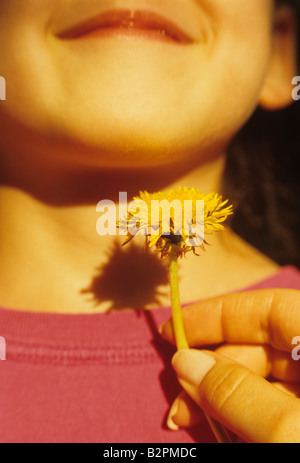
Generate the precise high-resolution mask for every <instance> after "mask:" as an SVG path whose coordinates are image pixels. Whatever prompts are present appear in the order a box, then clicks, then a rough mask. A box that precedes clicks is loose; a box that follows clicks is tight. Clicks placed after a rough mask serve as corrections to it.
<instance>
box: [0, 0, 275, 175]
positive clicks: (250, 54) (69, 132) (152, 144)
mask: <svg viewBox="0 0 300 463" xmlns="http://www.w3.org/2000/svg"><path fill="white" fill-rule="evenodd" d="M120 9H121V10H128V12H127V13H126V12H125V13H124V12H123V13H122V14H120V11H117V12H116V10H120ZM111 10H113V12H111ZM146 11H148V12H149V11H151V12H153V13H156V14H157V15H159V16H160V18H159V19H158V18H157V17H155V18H154V16H153V17H151V16H150V15H147V14H146V13H145V12H146ZM105 12H110V13H109V14H108V16H106V19H105V17H104V19H103V16H101V18H100V19H99V15H102V13H105ZM139 12H144V13H139ZM272 13H273V0H244V1H241V0H226V1H225V0H98V1H97V0H37V1H32V0H14V1H12V0H1V2H0V49H1V53H0V71H1V72H0V74H1V75H2V76H4V77H5V79H6V84H7V101H6V102H0V132H1V126H2V127H4V126H5V131H4V129H2V132H3V133H2V136H3V140H4V142H3V143H5V144H6V146H7V147H8V148H9V146H10V144H11V143H12V142H13V143H14V146H16V140H15V133H16V131H17V130H19V129H20V128H21V126H23V128H25V132H26V133H27V136H28V135H29V137H28V139H27V144H26V148H25V147H24V145H22V141H21V140H20V149H22V150H24V149H28V151H29V152H30V148H31V150H33V146H36V145H35V144H34V143H33V144H32V147H30V143H31V142H30V140H32V142H34V140H35V139H36V138H37V137H40V136H41V135H42V136H43V137H44V138H45V139H46V140H47V138H49V139H50V138H51V137H52V139H55V140H56V141H57V145H56V146H58V147H59V144H60V143H61V146H63V147H64V151H63V153H64V161H65V162H76V161H75V159H80V162H81V163H82V162H83V163H87V164H88V165H95V166H96V165H97V166H115V167H117V166H119V167H124V166H129V167H130V166H154V165H163V164H169V163H174V162H175V161H177V160H178V161H181V160H183V159H185V160H188V159H192V158H193V157H195V156H199V152H201V153H206V154H208V153H209V154H210V155H212V153H213V152H214V151H216V150H217V149H218V150H220V149H221V148H222V147H224V146H225V145H226V143H227V142H228V140H229V139H230V138H231V137H232V136H233V135H234V134H235V133H236V132H237V131H238V130H239V128H240V127H241V126H242V125H243V124H244V123H245V121H246V120H247V118H248V117H249V115H250V114H251V113H252V112H253V110H254V108H255V107H256V106H257V103H258V101H259V97H260V93H261V89H262V87H263V84H264V80H265V76H266V72H267V69H268V64H269V56H270V50H271V43H272ZM114 15H115V16H114ZM122 15H123V16H122ZM95 18H96V19H95ZM120 18H121V19H120ZM122 18H123V19H122ZM90 19H92V23H93V21H94V20H95V23H93V25H96V24H97V25H101V26H102V27H103V24H106V25H114V26H115V25H116V24H120V21H121V22H122V21H123V26H124V28H123V29H121V30H120V29H118V28H116V27H115V28H111V29H110V30H109V32H110V33H109V34H105V33H103V29H101V30H100V32H101V33H99V34H96V33H95V34H92V35H90V36H88V34H87V29H88V27H87V26H86V25H83V26H82V24H84V23H86V21H87V20H90ZM130 20H131V21H132V24H131V25H132V26H134V28H133V29H131V31H129V30H128V24H129V22H130ZM99 21H100V22H99ZM103 21H104V22H103ZM105 21H106V22H105ZM167 22H172V23H173V25H172V26H170V25H169V24H167ZM92 23H91V24H92ZM91 24H89V27H90V25H91ZM74 26H76V27H75V29H74ZM77 26H79V29H78V28H77ZM139 28H141V29H140V30H139V31H137V30H136V29H139ZM151 28H152V29H153V28H154V29H159V30H160V31H161V32H160V33H156V32H155V31H153V30H152V32H151V30H150V29H151ZM70 29H71V30H72V33H71V35H72V37H73V38H72V39H71V38H68V37H67V36H66V32H68V31H70ZM163 30H164V32H162V31H163ZM98 32H99V30H98ZM67 35H68V34H67ZM4 121H5V123H4ZM4 132H5V133H4ZM20 133H21V132H20ZM22 133H24V132H23V130H22ZM28 140H29V141H28ZM82 148H86V149H82ZM77 150H78V153H82V155H80V154H79V157H78V156H74V153H75V152H77ZM206 154H203V156H204V155H206ZM80 156H82V157H81V158H80ZM54 160H55V156H53V162H54Z"/></svg>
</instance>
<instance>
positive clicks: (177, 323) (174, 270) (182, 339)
mask: <svg viewBox="0 0 300 463" xmlns="http://www.w3.org/2000/svg"><path fill="white" fill-rule="evenodd" d="M169 272H170V286H171V304H172V320H173V328H174V333H175V340H176V346H177V349H178V350H179V349H188V348H189V345H188V342H187V339H186V335H185V331H184V326H183V321H182V313H181V306H180V298H179V286H178V257H177V256H176V255H174V254H170V270H169Z"/></svg>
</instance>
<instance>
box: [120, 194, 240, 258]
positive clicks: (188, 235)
mask: <svg viewBox="0 0 300 463" xmlns="http://www.w3.org/2000/svg"><path fill="white" fill-rule="evenodd" d="M227 203H228V200H226V201H223V199H222V196H220V195H218V194H217V193H214V192H211V193H209V194H206V195H205V194H203V193H201V192H200V191H199V190H197V189H196V188H187V187H183V188H181V187H180V188H176V189H175V190H169V191H167V192H158V193H151V194H150V193H148V192H147V191H141V192H140V194H139V196H136V197H135V198H133V201H132V203H131V204H130V206H129V208H128V211H127V216H126V217H124V218H123V219H121V220H120V221H119V222H118V226H119V227H120V228H122V229H123V230H127V237H126V240H125V242H124V244H126V243H128V242H129V241H130V240H131V239H132V238H133V237H134V236H136V235H137V234H140V235H145V236H146V239H147V244H148V245H149V246H150V247H152V246H156V248H157V250H158V251H159V252H160V253H161V256H162V257H163V256H165V255H168V254H176V255H177V256H179V257H182V255H184V254H186V253H187V252H189V251H193V252H194V254H196V252H195V249H196V248H197V247H199V248H202V249H204V244H205V243H206V241H205V234H210V233H212V232H214V231H219V230H223V229H224V225H223V222H224V221H225V220H226V218H227V217H228V216H229V215H230V214H232V206H226V204H227ZM225 206H226V207H225Z"/></svg>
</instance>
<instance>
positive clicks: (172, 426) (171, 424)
mask: <svg viewBox="0 0 300 463" xmlns="http://www.w3.org/2000/svg"><path fill="white" fill-rule="evenodd" d="M178 408H179V399H176V400H175V402H174V403H173V405H172V407H171V409H170V412H169V416H168V419H167V426H168V428H169V429H171V430H172V431H178V429H179V426H178V425H177V424H176V423H175V421H174V417H175V416H176V415H177V412H178Z"/></svg>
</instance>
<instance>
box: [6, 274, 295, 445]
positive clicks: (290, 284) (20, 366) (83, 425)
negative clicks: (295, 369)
mask: <svg viewBox="0 0 300 463" xmlns="http://www.w3.org/2000/svg"><path fill="white" fill-rule="evenodd" d="M262 288H294V289H300V272H298V271H297V270H296V269H295V268H293V267H283V268H282V269H281V270H280V271H279V272H278V273H277V274H276V275H274V276H273V277H271V278H269V279H267V280H264V281H262V282H260V283H259V284H256V285H255V286H253V287H251V288H247V289H262ZM170 315H171V312H170V308H161V309H156V310H152V311H142V310H141V311H127V312H110V313H107V314H94V315H93V314H92V315H64V314H63V315H62V314H43V313H33V312H23V311H17V310H7V309H0V336H2V337H4V338H5V341H6V360H5V361H1V362H0V410H1V412H0V416H1V419H0V441H1V442H7V443H9V442H14V443H18V442H34V443H37V442H53V443H54V442H102V443H103V442H105V443H120V442H121V443H138V442H142V443H195V442H199V443H201V442H215V440H214V437H213V435H212V432H211V431H210V429H209V428H208V426H207V425H206V424H203V425H201V426H196V427H194V428H192V429H190V430H179V431H170V430H169V429H168V428H167V427H166V417H167V415H168V411H169V408H170V405H171V404H172V402H173V400H174V399H175V397H176V395H177V394H178V393H179V391H180V386H179V384H178V382H177V379H176V375H175V373H174V372H173V370H172V367H171V358H172V355H173V354H174V352H175V348H174V347H173V346H171V345H169V344H168V343H167V342H165V341H164V340H162V339H161V337H160V336H159V334H158V332H157V330H158V327H159V326H160V325H161V324H162V323H163V322H164V321H165V320H167V319H168V318H169V317H170Z"/></svg>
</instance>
